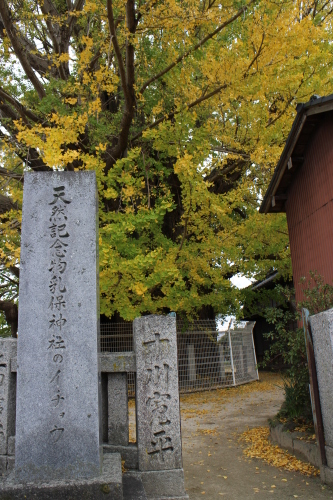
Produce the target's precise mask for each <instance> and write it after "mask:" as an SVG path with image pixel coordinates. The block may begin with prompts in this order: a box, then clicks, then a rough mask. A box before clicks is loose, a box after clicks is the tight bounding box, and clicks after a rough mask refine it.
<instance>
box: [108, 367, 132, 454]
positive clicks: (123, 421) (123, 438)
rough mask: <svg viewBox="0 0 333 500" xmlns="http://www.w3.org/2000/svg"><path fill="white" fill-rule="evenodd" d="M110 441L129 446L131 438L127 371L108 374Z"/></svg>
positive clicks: (110, 442)
mask: <svg viewBox="0 0 333 500" xmlns="http://www.w3.org/2000/svg"><path fill="white" fill-rule="evenodd" d="M108 408H109V410H108V443H109V444H115V445H120V446H127V445H128V440H129V424H128V389H127V373H109V374H108Z"/></svg>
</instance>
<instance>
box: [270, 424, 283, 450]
mask: <svg viewBox="0 0 333 500" xmlns="http://www.w3.org/2000/svg"><path fill="white" fill-rule="evenodd" d="M282 429H283V424H278V425H276V426H275V427H271V428H270V434H271V439H272V441H273V442H274V443H277V444H278V445H281V437H280V435H281V432H282Z"/></svg>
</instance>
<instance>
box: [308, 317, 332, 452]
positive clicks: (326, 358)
mask: <svg viewBox="0 0 333 500" xmlns="http://www.w3.org/2000/svg"><path fill="white" fill-rule="evenodd" d="M309 322H310V325H311V332H312V337H313V347H314V354H315V360H316V370H317V378H318V386H319V397H320V406H321V412H322V417H323V425H324V434H325V442H326V444H327V445H328V446H330V447H333V419H332V415H333V391H332V379H333V309H329V310H328V311H325V312H322V313H319V314H316V315H314V316H311V317H310V318H309Z"/></svg>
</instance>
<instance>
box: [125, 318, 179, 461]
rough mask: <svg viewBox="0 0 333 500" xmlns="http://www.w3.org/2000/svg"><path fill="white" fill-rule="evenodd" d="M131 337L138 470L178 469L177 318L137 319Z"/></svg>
mask: <svg viewBox="0 0 333 500" xmlns="http://www.w3.org/2000/svg"><path fill="white" fill-rule="evenodd" d="M133 334H134V346H135V353H136V369H137V386H136V387H137V390H136V411H137V439H138V443H137V444H138V456H139V469H140V470H141V471H158V470H166V469H181V467H182V450H181V436H180V412H179V393H178V369H177V337H176V318H173V317H170V316H167V317H163V316H144V317H142V318H136V319H135V320H134V323H133Z"/></svg>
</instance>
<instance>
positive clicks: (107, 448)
mask: <svg viewBox="0 0 333 500" xmlns="http://www.w3.org/2000/svg"><path fill="white" fill-rule="evenodd" d="M103 452H104V453H120V455H121V459H122V460H125V467H126V469H138V468H139V462H138V447H137V446H136V445H135V444H129V445H128V446H117V445H112V444H104V445H103Z"/></svg>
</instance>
